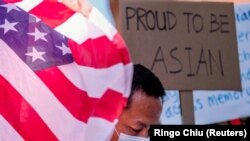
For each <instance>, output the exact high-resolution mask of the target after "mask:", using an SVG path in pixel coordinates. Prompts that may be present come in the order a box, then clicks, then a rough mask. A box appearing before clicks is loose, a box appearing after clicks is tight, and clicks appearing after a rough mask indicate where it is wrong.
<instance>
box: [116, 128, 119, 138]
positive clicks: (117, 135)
mask: <svg viewBox="0 0 250 141" xmlns="http://www.w3.org/2000/svg"><path fill="white" fill-rule="evenodd" d="M115 132H116V134H117V136H120V135H119V134H118V132H117V130H116V128H115Z"/></svg>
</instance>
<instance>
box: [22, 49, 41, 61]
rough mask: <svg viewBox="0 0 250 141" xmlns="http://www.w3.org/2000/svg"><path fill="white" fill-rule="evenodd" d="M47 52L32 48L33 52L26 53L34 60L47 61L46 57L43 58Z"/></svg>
mask: <svg viewBox="0 0 250 141" xmlns="http://www.w3.org/2000/svg"><path fill="white" fill-rule="evenodd" d="M44 54H45V52H39V51H37V50H36V48H32V52H30V53H26V54H25V55H28V56H31V57H32V62H35V61H36V60H37V59H40V60H42V61H44V62H45V59H44V58H43V55H44Z"/></svg>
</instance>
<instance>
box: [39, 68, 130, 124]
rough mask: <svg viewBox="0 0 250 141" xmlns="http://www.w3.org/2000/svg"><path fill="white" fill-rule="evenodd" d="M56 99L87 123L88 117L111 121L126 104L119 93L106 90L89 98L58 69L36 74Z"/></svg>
mask: <svg viewBox="0 0 250 141" xmlns="http://www.w3.org/2000/svg"><path fill="white" fill-rule="evenodd" d="M36 74H37V75H38V76H39V77H40V78H41V80H42V81H43V82H44V83H45V84H46V85H47V87H48V88H49V89H50V90H51V91H52V92H53V93H54V95H55V96H56V97H57V99H58V100H59V101H60V102H61V103H62V104H63V105H64V106H65V108H66V109H68V111H69V112H70V113H71V114H72V115H73V116H74V117H76V118H77V119H78V120H81V121H83V122H85V123H87V120H88V118H89V117H90V116H97V117H101V118H105V119H106V120H109V121H113V120H114V119H115V118H117V117H118V116H119V114H120V112H121V110H122V108H123V106H124V103H126V99H124V98H123V97H122V94H121V93H118V92H116V91H112V90H110V89H109V90H107V91H106V92H105V93H104V94H103V96H102V97H101V98H100V99H98V98H90V97H89V96H88V95H87V93H86V92H84V91H82V90H80V89H78V88H77V87H75V86H74V85H73V84H72V83H71V82H70V81H69V80H68V79H67V78H66V77H65V76H64V74H63V73H62V72H61V71H60V70H59V69H58V68H56V67H55V68H50V69H47V70H42V71H38V72H36Z"/></svg>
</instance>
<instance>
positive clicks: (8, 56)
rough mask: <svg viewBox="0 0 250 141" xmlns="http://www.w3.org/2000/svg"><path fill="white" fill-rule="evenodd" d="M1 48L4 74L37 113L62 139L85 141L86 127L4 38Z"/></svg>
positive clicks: (0, 62)
mask: <svg viewBox="0 0 250 141" xmlns="http://www.w3.org/2000/svg"><path fill="white" fill-rule="evenodd" d="M0 45H1V47H0V56H1V58H2V59H0V66H1V67H0V74H2V75H3V77H4V78H5V79H6V80H7V81H8V82H10V83H11V84H12V86H13V87H14V88H15V89H16V90H17V91H18V92H19V93H20V94H21V95H22V97H23V98H24V99H26V101H27V102H28V103H29V104H30V105H31V106H32V107H33V108H34V109H35V110H36V112H37V113H38V114H39V116H40V117H41V118H42V119H43V121H44V122H45V123H46V124H47V126H48V127H49V128H50V129H51V131H52V132H53V133H54V134H55V136H56V137H57V138H58V139H59V140H82V139H83V138H84V134H83V133H84V132H85V128H86V124H84V123H83V122H80V121H79V120H77V119H75V118H74V117H73V116H72V115H71V114H70V113H69V112H68V111H67V110H66V109H65V107H64V106H63V105H62V104H61V103H60V102H59V101H58V100H57V99H56V97H55V96H54V95H53V93H52V92H51V91H50V90H49V89H48V88H47V87H46V86H45V85H44V83H43V82H42V81H41V80H40V79H39V78H38V77H37V75H35V74H34V72H33V71H32V70H31V69H30V68H29V67H28V66H27V65H26V64H25V63H24V62H23V61H22V60H20V58H19V57H18V56H17V55H16V54H15V53H14V52H13V51H12V50H11V49H10V48H9V47H8V45H7V44H6V43H5V42H3V41H2V40H1V39H0ZM55 85H56V84H55ZM72 102H73V101H72ZM17 119H18V118H17Z"/></svg>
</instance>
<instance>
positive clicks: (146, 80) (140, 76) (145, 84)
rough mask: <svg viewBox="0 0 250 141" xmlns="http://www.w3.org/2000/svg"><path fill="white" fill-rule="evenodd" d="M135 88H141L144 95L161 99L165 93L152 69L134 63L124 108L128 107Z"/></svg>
mask: <svg viewBox="0 0 250 141" xmlns="http://www.w3.org/2000/svg"><path fill="white" fill-rule="evenodd" d="M137 90H142V91H144V92H145V93H146V95H148V96H153V97H155V98H161V99H162V100H163V96H164V95H165V91H164V88H163V86H162V83H161V81H160V80H159V78H158V77H157V76H155V74H154V73H153V72H152V71H150V70H149V69H147V68H146V67H144V66H143V65H140V64H134V73H133V80H132V88H131V93H130V96H129V97H128V103H127V106H126V108H128V107H129V105H130V103H131V101H132V96H133V95H134V93H135V91H137Z"/></svg>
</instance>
